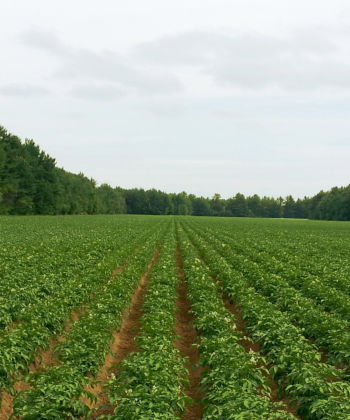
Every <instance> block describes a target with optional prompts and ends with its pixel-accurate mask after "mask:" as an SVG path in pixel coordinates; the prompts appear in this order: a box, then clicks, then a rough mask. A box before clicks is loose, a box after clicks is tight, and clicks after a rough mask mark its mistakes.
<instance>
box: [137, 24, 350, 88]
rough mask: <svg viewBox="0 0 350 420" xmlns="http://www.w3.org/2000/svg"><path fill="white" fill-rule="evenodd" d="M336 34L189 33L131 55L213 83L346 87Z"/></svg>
mask: <svg viewBox="0 0 350 420" xmlns="http://www.w3.org/2000/svg"><path fill="white" fill-rule="evenodd" d="M335 35H336V34H335V33H333V32H332V31H330V33H328V32H327V31H326V29H325V28H322V27H319V28H314V29H308V30H303V31H300V32H298V33H293V34H290V35H289V36H285V37H277V36H275V37H274V36H269V35H264V34H258V33H246V34H241V33H237V34H235V35H227V34H222V33H209V32H188V33H184V34H180V35H173V36H166V37H163V38H160V39H158V40H155V41H153V42H148V43H142V44H139V45H138V46H136V47H135V48H134V49H133V51H132V55H133V57H134V58H135V59H137V58H139V59H142V60H145V61H146V62H148V63H149V62H151V63H153V64H154V65H155V64H157V63H158V64H159V65H162V66H172V67H177V68H179V67H191V68H194V69H197V71H198V72H201V73H203V74H205V75H208V76H210V77H211V78H212V80H214V81H215V82H216V84H217V85H231V86H234V87H241V88H248V89H259V88H264V87H277V88H282V89H288V90H293V89H297V90H298V89H302V90H309V89H317V88H324V87H348V88H349V87H350V63H348V62H344V61H343V59H342V56H341V58H340V59H339V58H338V53H339V52H340V49H339V47H338V45H337V43H336V42H335V40H334V39H336V36H335ZM333 38H334V39H333Z"/></svg>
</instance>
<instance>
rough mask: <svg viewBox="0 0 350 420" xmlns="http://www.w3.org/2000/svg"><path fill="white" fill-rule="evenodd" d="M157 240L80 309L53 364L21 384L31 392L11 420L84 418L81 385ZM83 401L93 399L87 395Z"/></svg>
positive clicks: (21, 397)
mask: <svg viewBox="0 0 350 420" xmlns="http://www.w3.org/2000/svg"><path fill="white" fill-rule="evenodd" d="M161 235H163V232H162V231H158V230H157V232H156V233H154V234H153V235H152V236H151V237H149V240H148V241H147V242H146V243H145V244H144V246H143V247H142V248H141V249H140V250H139V252H138V253H137V254H136V255H134V256H132V257H131V258H130V261H129V264H128V266H127V267H126V268H125V270H124V271H123V272H122V273H121V274H120V275H119V276H118V277H116V278H114V279H112V281H110V282H109V283H108V285H106V287H105V288H103V290H102V291H101V292H100V293H99V294H98V295H97V296H96V299H94V300H93V301H92V302H91V303H90V304H89V305H87V306H86V308H85V314H84V315H83V316H82V317H81V318H80V319H79V320H78V321H77V322H76V323H75V324H74V325H73V327H72V329H71V330H70V331H69V332H67V334H66V335H64V336H63V340H62V342H61V343H60V344H59V345H58V347H57V348H56V352H57V355H58V360H59V363H58V364H57V365H56V366H52V367H49V368H47V369H46V370H45V371H43V372H38V373H35V374H30V375H29V377H28V378H27V380H28V382H29V383H30V386H31V388H30V389H29V390H26V391H23V392H21V393H19V394H18V396H17V397H16V399H15V401H14V405H13V409H14V414H15V418H21V419H23V420H24V419H28V420H29V419H34V418H35V419H39V420H40V419H42V420H44V419H46V420H49V419H62V418H79V416H86V415H88V414H89V412H90V409H89V408H88V407H87V406H86V405H85V404H84V403H83V402H82V401H81V399H80V398H81V397H83V396H86V394H87V392H86V391H85V389H84V384H86V383H88V382H89V381H90V377H91V376H92V377H93V376H94V375H96V373H97V372H98V371H99V368H100V366H101V365H102V364H103V362H104V359H105V356H106V354H107V353H108V352H109V351H110V342H111V340H112V331H113V330H117V329H118V328H119V326H120V324H121V321H122V315H123V311H124V310H125V309H126V308H127V307H128V305H129V303H130V301H131V297H132V295H133V293H134V290H135V288H136V286H137V285H138V283H139V281H140V277H141V276H142V274H143V273H144V272H145V271H146V269H147V266H148V264H149V261H150V259H151V257H152V255H153V254H154V250H155V247H156V244H157V243H159V241H160V239H161ZM88 397H90V398H91V399H94V396H93V394H91V393H90V394H88Z"/></svg>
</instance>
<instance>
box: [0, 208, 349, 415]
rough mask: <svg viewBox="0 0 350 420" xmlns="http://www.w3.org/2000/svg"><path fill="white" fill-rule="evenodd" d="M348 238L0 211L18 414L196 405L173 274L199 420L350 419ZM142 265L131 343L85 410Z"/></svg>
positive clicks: (314, 231) (247, 221)
mask: <svg viewBox="0 0 350 420" xmlns="http://www.w3.org/2000/svg"><path fill="white" fill-rule="evenodd" d="M349 232H350V225H349V224H348V223H343V222H331V223H326V222H322V221H310V220H302V221H298V220H287V219H279V220H272V219H269V220H266V219H259V218H244V219H243V218H217V217H201V218H196V217H190V216H186V217H184V216H181V217H180V216H179V217H169V216H143V215H141V216H138V215H118V216H114V215H98V216H67V217H46V216H40V217H35V216H31V217H27V216H22V217H9V216H3V217H1V218H0V286H1V287H0V303H1V305H0V307H1V312H0V387H1V390H2V391H4V390H6V391H8V392H11V393H13V395H14V401H13V404H12V407H13V410H14V415H13V418H14V419H23V420H25V419H26V420H32V419H39V420H40V419H42V420H44V419H45V420H50V419H51V420H56V419H69V418H70V419H80V418H84V417H87V418H89V416H90V415H92V418H96V417H97V416H98V418H99V419H101V420H102V419H110V420H114V419H119V418H125V419H128V418H130V419H133V418H135V419H136V418H140V419H145V420H151V419H154V418H164V419H174V420H175V419H176V418H180V417H181V413H182V412H183V410H184V408H185V407H186V405H187V404H189V403H190V401H191V399H190V398H189V397H188V396H187V395H186V384H187V381H188V378H189V376H188V375H189V371H190V370H191V369H190V368H187V364H186V363H187V362H186V357H185V356H184V355H183V354H182V353H181V352H180V351H179V350H178V349H177V348H176V347H175V345H174V342H175V340H176V334H175V331H176V328H175V325H176V322H178V318H177V316H176V314H177V310H178V309H177V308H178V307H177V299H179V295H178V286H179V284H180V282H182V281H184V282H185V284H186V290H187V299H188V301H189V303H190V308H189V311H190V313H191V314H192V315H193V321H191V322H193V326H194V328H195V329H196V332H197V335H198V340H197V341H196V342H194V339H193V340H192V341H191V342H190V343H189V344H190V345H191V344H192V345H196V346H198V350H199V364H200V366H202V373H201V377H200V389H201V391H202V392H203V398H202V399H201V401H200V403H201V406H202V410H203V413H202V418H203V419H207V420H214V419H219V420H220V419H222V420H230V419H232V420H238V419H252V420H260V419H262V418H265V419H270V420H275V419H293V418H296V415H298V416H299V417H300V418H302V419H304V420H343V419H347V418H350V403H349V401H350V382H349V378H350V352H349V348H350V334H349V330H350V328H349V326H350V308H349V303H348V301H349V296H350V285H349V276H350V262H349V257H348V255H349V252H350V236H349ZM158 251H159V253H158ZM177 251H178V252H177ZM179 255H181V257H182V258H181V259H180V258H179ZM177 258H178V262H179V265H180V266H182V269H183V274H184V276H183V277H182V276H181V275H180V272H179V271H178V267H177ZM181 261H182V265H181ZM117 268H118V270H117V271H116V269H117ZM180 271H181V270H180ZM145 273H149V275H148V282H147V283H146V284H144V286H143V287H144V292H145V293H144V295H143V298H142V300H141V301H140V302H139V305H140V322H139V329H137V331H136V330H135V337H133V340H135V344H136V345H135V347H133V348H132V349H130V351H131V352H130V353H128V354H127V355H126V356H124V358H121V359H118V360H121V361H120V363H118V365H115V366H112V367H111V368H110V369H111V370H109V372H108V376H107V377H105V379H103V383H102V384H101V389H103V390H104V392H105V396H106V398H105V400H103V399H102V400H100V401H102V402H99V403H96V406H95V408H96V410H95V411H93V410H94V408H91V407H90V405H89V404H87V401H89V399H90V400H91V401H97V400H98V399H97V396H98V395H96V394H95V393H94V389H95V388H93V386H92V387H91V385H96V378H98V377H99V376H98V375H99V373H100V372H101V370H102V371H103V366H104V363H105V360H106V356H107V355H108V354H109V353H111V350H112V347H111V343H112V342H113V339H116V337H117V333H118V331H119V329H120V326H121V325H122V322H123V320H124V319H125V318H124V317H125V314H126V313H127V312H128V311H127V309H128V308H129V307H130V303H131V302H132V301H133V298H134V296H135V290H137V288H138V286H139V285H140V281H141V279H143V278H145V277H144V276H145ZM228 302H230V303H231V306H230V305H229V304H228ZM233 306H234V307H235V308H236V310H234V311H233V310H232V307H233ZM74 314H79V316H75V317H73V315H74ZM242 325H244V327H242ZM67 326H69V328H67ZM131 329H132V328H131ZM244 342H245V343H247V342H249V343H253V344H254V345H255V346H254V350H253V348H249V349H248V348H247V347H246V344H244ZM47 349H51V352H52V354H54V355H55V356H54V358H53V359H52V360H50V361H49V364H46V362H45V361H44V362H43V363H42V364H40V362H39V360H40V357H41V355H42V354H43V352H44V351H46V350H47ZM38 364H39V365H38ZM33 366H35V367H36V366H39V368H35V369H34V370H33ZM271 378H273V380H274V385H273V386H272V384H271ZM23 382H26V383H29V384H30V388H29V387H28V386H27V387H24V388H22V390H21V391H20V390H18V388H17V387H16V384H17V385H18V383H23ZM0 395H1V397H2V398H3V396H4V394H3V393H1V394H0ZM103 401H105V402H103ZM105 403H107V404H108V408H109V411H108V415H104V414H100V413H101V411H99V410H102V411H103V405H104V404H105ZM99 404H100V405H99ZM101 404H102V405H101ZM293 404H294V405H293ZM0 410H1V407H0ZM1 415H2V412H1V411H0V417H1ZM1 418H8V417H4V416H3V417H1Z"/></svg>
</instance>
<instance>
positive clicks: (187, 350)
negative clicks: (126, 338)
mask: <svg viewBox="0 0 350 420" xmlns="http://www.w3.org/2000/svg"><path fill="white" fill-rule="evenodd" d="M177 267H178V274H179V278H180V283H179V286H178V298H177V300H176V306H177V308H178V313H177V317H176V324H175V333H176V335H177V336H178V338H177V340H176V341H175V342H174V345H175V347H176V348H177V349H178V350H179V351H180V352H181V354H182V355H183V356H184V357H187V362H186V367H187V369H188V370H189V385H188V386H187V388H186V394H187V395H188V396H189V397H190V398H192V399H193V401H194V403H193V404H188V405H187V406H186V408H185V411H184V413H183V415H182V416H181V418H182V419H183V420H198V419H200V418H201V417H202V411H203V410H202V407H201V405H200V403H199V399H200V398H202V397H203V394H202V393H201V392H200V390H199V382H200V378H201V374H202V371H203V368H202V366H200V365H198V363H199V351H198V347H197V346H196V345H195V344H198V342H199V337H198V335H197V332H196V330H195V328H194V326H193V323H192V321H193V315H192V314H191V313H190V309H191V305H190V302H189V300H188V297H187V286H186V282H185V274H184V271H183V268H182V259H181V253H180V250H179V249H178V250H177Z"/></svg>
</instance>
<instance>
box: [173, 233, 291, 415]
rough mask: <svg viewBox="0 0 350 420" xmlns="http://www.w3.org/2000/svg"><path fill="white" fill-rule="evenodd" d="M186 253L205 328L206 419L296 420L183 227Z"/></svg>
mask: <svg viewBox="0 0 350 420" xmlns="http://www.w3.org/2000/svg"><path fill="white" fill-rule="evenodd" d="M179 238H180V244H181V245H180V246H181V253H182V258H183V268H184V272H185V277H186V282H187V284H188V292H189V298H190V301H191V311H192V312H193V313H194V315H195V318H194V325H195V327H196V329H197V330H198V331H199V332H200V337H201V341H200V345H199V351H200V361H201V364H202V365H203V367H204V373H203V377H202V379H201V384H202V386H203V388H204V390H205V397H204V399H203V402H204V414H203V419H208V420H214V419H225V420H226V419H237V420H238V419H245V418H246V419H248V418H249V419H261V418H264V419H270V420H272V419H294V418H295V417H294V415H293V414H291V413H287V412H286V411H283V410H284V409H285V408H286V407H285V406H284V404H283V403H281V402H273V401H272V400H271V389H270V387H269V385H268V383H267V378H266V375H264V373H265V374H266V368H264V367H263V359H262V358H261V357H260V356H259V354H258V353H255V352H251V353H248V352H246V351H245V349H244V348H243V346H242V345H240V344H239V340H240V339H242V333H240V332H239V331H237V329H236V319H235V316H234V315H233V314H231V313H230V312H229V311H228V310H227V309H226V308H225V306H224V303H223V300H222V297H221V296H220V295H219V292H218V288H217V285H216V284H215V282H214V281H213V279H212V278H211V276H210V273H209V270H208V269H207V267H206V266H205V265H204V264H203V263H202V262H201V260H200V259H199V258H198V253H197V251H196V250H195V249H194V247H193V246H192V245H191V243H190V242H189V241H188V240H187V239H186V237H185V235H184V233H183V231H182V230H181V229H179Z"/></svg>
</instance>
